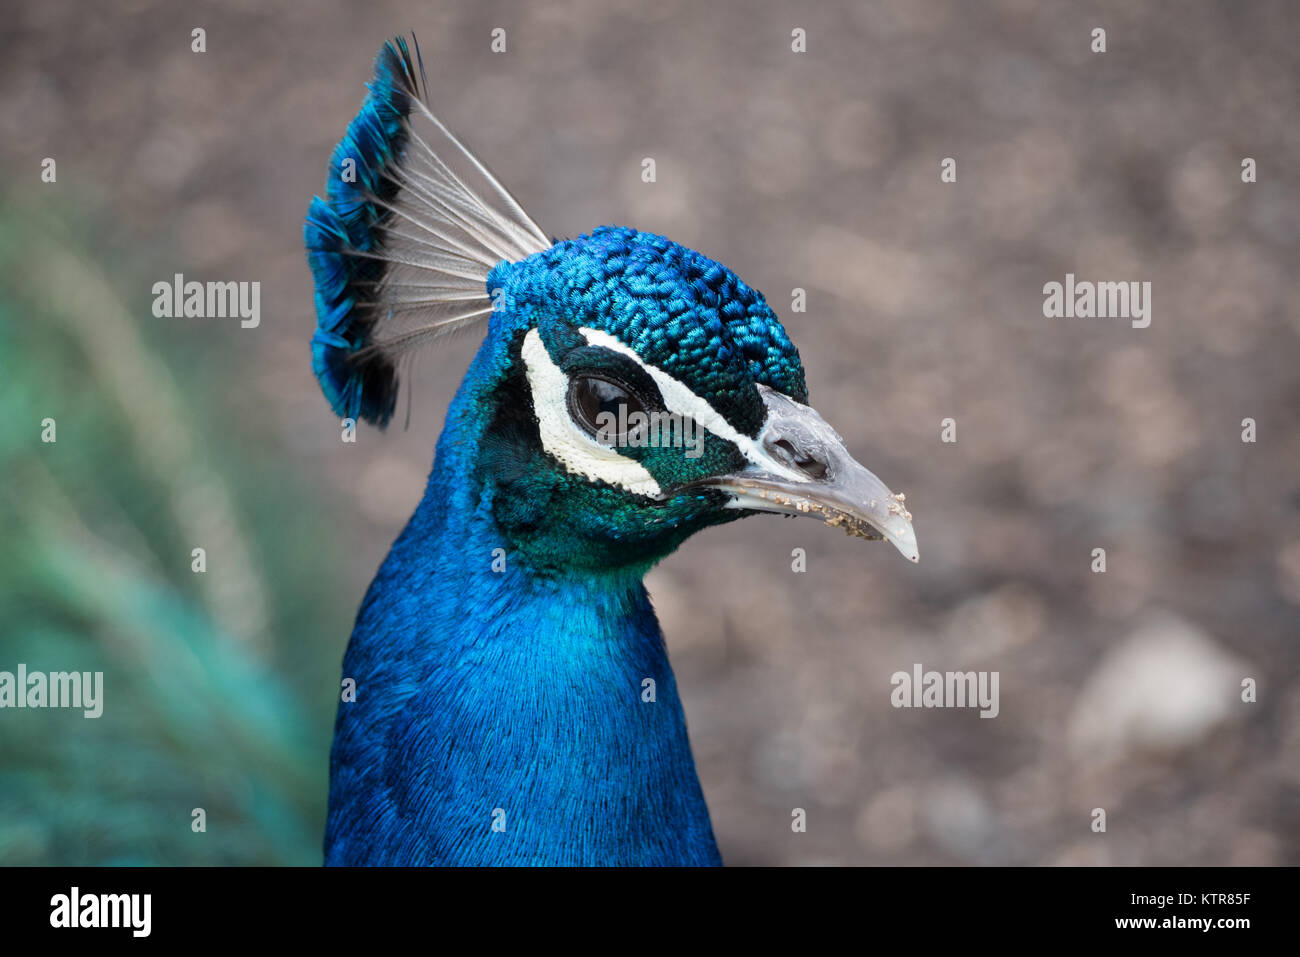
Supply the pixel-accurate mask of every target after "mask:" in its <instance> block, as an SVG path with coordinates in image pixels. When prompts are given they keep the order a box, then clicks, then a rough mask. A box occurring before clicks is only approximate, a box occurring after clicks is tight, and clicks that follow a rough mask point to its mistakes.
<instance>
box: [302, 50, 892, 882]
mask: <svg viewBox="0 0 1300 957" xmlns="http://www.w3.org/2000/svg"><path fill="white" fill-rule="evenodd" d="M427 90H428V83H427V79H426V76H425V71H424V64H423V60H422V57H421V55H420V51H419V46H418V43H416V42H415V41H414V38H412V42H411V43H409V44H408V42H407V41H406V40H405V39H403V38H398V39H396V40H392V41H389V42H388V43H386V44H385V45H384V47H383V48H382V50H381V51H380V53H379V55H378V57H377V58H376V60H375V65H374V76H373V79H372V81H371V82H370V84H369V94H368V96H367V98H366V99H365V101H364V103H363V105H362V107H361V109H360V112H359V113H358V114H357V116H356V117H355V118H354V119H353V120H352V122H351V124H350V125H349V127H348V129H347V133H346V135H345V136H344V137H343V139H342V141H341V142H340V143H339V144H338V146H337V147H336V149H335V150H334V152H333V155H332V157H331V161H330V168H329V178H328V182H327V186H326V190H325V193H326V195H325V198H323V199H322V198H320V197H315V198H313V200H312V202H311V204H310V208H309V211H308V214H307V218H306V225H305V228H304V237H305V243H306V247H307V258H308V262H309V265H310V267H311V271H312V276H313V280H314V284H315V305H316V312H317V319H318V324H317V328H316V331H315V334H314V336H313V338H312V344H311V346H312V368H313V370H314V372H315V374H316V376H317V378H318V380H319V382H320V385H321V387H322V389H323V391H324V393H325V396H326V398H327V399H328V401H329V404H330V406H331V407H332V409H333V411H334V413H335V414H336V415H338V416H341V417H344V418H349V419H353V420H364V421H366V422H369V423H372V424H373V425H375V426H377V427H379V428H383V427H385V426H387V425H388V424H389V422H390V420H391V419H392V417H393V414H394V411H395V408H396V402H397V392H398V382H399V373H400V372H401V367H402V366H403V364H404V361H405V360H406V359H407V357H409V356H410V355H411V353H412V351H413V350H415V349H416V348H418V347H420V346H422V345H424V344H427V343H430V342H433V341H436V340H438V339H439V338H441V337H442V336H445V335H448V334H451V333H454V332H457V331H463V330H466V329H471V328H477V327H482V326H486V332H485V335H484V338H483V341H482V344H481V346H480V347H479V348H478V351H477V353H476V354H475V356H474V358H473V360H472V362H471V364H470V367H469V370H468V372H467V373H466V375H465V377H464V380H463V381H462V383H461V385H460V388H459V390H458V391H457V393H456V396H455V398H454V400H453V401H452V403H451V406H450V408H449V410H448V413H447V418H446V423H445V426H444V428H443V431H442V434H441V437H440V438H439V440H438V443H437V447H436V451H435V456H434V462H433V468H432V472H431V474H430V477H429V481H428V485H427V487H426V490H425V493H424V496H423V499H422V500H421V501H420V503H419V505H418V507H417V508H416V510H415V513H414V514H413V515H412V517H411V519H410V521H409V523H408V524H407V525H406V527H405V529H404V530H403V531H402V532H401V534H400V535H399V537H398V538H397V540H396V541H395V543H394V544H393V546H392V549H391V551H390V552H389V554H388V556H387V558H386V559H385V561H384V562H383V564H382V566H381V567H380V569H379V571H378V573H377V574H376V576H375V578H374V580H373V582H372V583H371V585H370V588H369V590H368V591H367V593H366V596H365V598H364V600H363V602H362V605H361V608H360V610H359V612H358V614H357V619H356V623H355V627H354V630H353V633H352V637H351V640H350V642H349V644H348V647H347V651H346V653H345V656H344V661H343V684H344V686H345V687H351V688H353V689H355V690H354V692H353V693H351V694H347V693H345V694H343V695H341V698H342V699H343V700H341V701H340V703H339V706H338V717H337V721H336V724H335V736H334V742H333V746H332V749H331V757H330V787H329V810H328V816H327V823H326V833H325V841H324V851H325V862H326V863H327V864H328V865H435V864H436V865H497V864H500V865H718V864H721V862H722V861H721V855H720V853H719V850H718V846H717V843H716V841H715V839H714V835H713V829H712V826H711V824H710V819H709V812H708V809H707V807H706V805H705V800H704V795H703V792H702V790H701V787H700V783H699V779H698V777H697V775H696V771H695V764H694V759H693V757H692V754H691V748H690V743H689V741H688V738H687V730H686V722H685V717H684V714H683V710H682V704H681V700H680V698H679V695H678V690H677V686H676V683H675V681H674V678H673V672H672V669H671V667H670V666H669V661H668V656H667V653H666V651H665V646H664V637H663V635H662V633H661V631H660V628H659V625H658V623H657V621H656V618H655V613H654V610H653V609H652V607H651V603H650V599H649V597H648V595H647V592H646V588H645V586H644V584H643V583H642V579H643V576H644V575H645V573H646V572H647V571H648V570H649V569H650V568H651V566H653V565H654V564H655V563H656V562H658V561H660V560H661V559H663V558H664V557H665V556H667V555H669V554H671V553H672V552H673V551H674V550H675V549H676V548H677V547H678V545H680V544H681V542H682V541H683V540H684V539H686V538H687V537H688V536H690V535H692V534H694V533H695V532H697V531H700V530H701V529H704V528H707V527H709V526H713V525H718V524H721V523H724V522H729V521H732V520H734V519H738V518H742V517H745V516H749V515H753V514H756V513H760V512H765V513H778V514H784V515H801V514H802V515H811V516H815V517H819V518H822V519H823V520H825V521H826V522H827V523H828V524H830V525H835V526H839V527H841V528H842V529H844V530H845V531H847V532H849V533H850V534H853V535H859V536H862V537H867V538H877V539H879V538H884V539H887V540H888V541H890V542H891V543H893V545H894V546H895V547H896V548H897V549H898V550H899V551H900V552H901V553H902V554H903V555H904V557H906V558H907V559H909V560H911V561H913V562H915V561H916V560H917V544H916V537H915V534H914V532H913V529H912V524H911V515H910V513H909V512H908V511H907V509H906V507H905V504H904V501H903V496H902V495H895V494H893V493H892V492H891V491H890V490H889V489H888V488H887V487H886V486H885V484H884V483H883V482H881V480H880V479H878V478H877V477H876V476H875V475H873V474H872V473H871V472H870V471H868V470H867V469H866V468H864V467H863V466H861V465H860V464H858V463H857V462H856V461H855V460H854V459H853V458H851V457H850V456H849V454H848V452H847V451H846V450H845V448H844V443H843V440H842V439H841V438H840V437H839V435H837V434H836V432H835V431H834V430H833V429H832V428H831V427H830V425H828V424H827V423H826V421H825V420H824V419H823V418H822V417H821V416H820V415H819V414H818V413H817V412H816V411H815V410H814V409H813V408H811V407H810V406H809V405H808V390H807V387H806V384H805V376H804V370H803V366H802V364H801V362H800V359H799V353H798V351H797V350H796V349H795V347H794V345H793V343H792V342H791V341H790V339H789V337H788V336H787V334H786V332H785V330H784V329H783V328H782V325H781V323H780V322H779V321H778V319H777V317H776V315H775V314H774V312H773V311H772V309H771V308H770V307H769V305H768V304H767V302H766V300H765V299H764V297H763V296H762V294H761V293H759V292H758V291H757V290H755V289H753V288H751V287H750V286H748V285H746V284H745V283H744V282H743V281H741V279H740V278H739V277H738V276H736V275H735V274H734V273H733V272H731V271H730V270H729V269H727V268H726V267H725V266H723V265H721V264H720V263H717V262H715V261H713V260H711V259H709V258H708V257H706V256H704V255H702V254H701V253H698V252H695V251H693V250H691V249H687V248H685V247H683V246H680V245H678V244H677V243H675V242H673V241H671V240H669V239H666V238H664V237H663V236H659V235H654V234H651V233H647V232H640V231H638V230H636V229H631V228H626V227H619V226H602V227H599V228H596V229H593V230H592V231H591V232H590V233H588V234H585V235H581V236H578V237H577V238H575V239H553V238H550V237H548V236H547V234H546V233H545V232H544V231H543V230H542V229H541V228H540V227H539V226H538V225H537V224H536V222H535V221H534V220H533V219H532V218H531V217H529V216H528V215H527V213H525V211H524V210H523V208H522V207H521V205H520V204H519V202H518V201H517V200H516V199H515V198H514V196H513V195H512V194H511V193H510V192H508V191H507V190H506V189H505V188H504V187H503V186H502V185H501V184H500V183H499V181H498V180H497V179H496V178H495V177H494V176H493V175H492V173H491V172H490V171H489V170H488V168H487V167H486V166H485V165H484V164H483V163H482V162H480V161H479V160H478V159H477V158H476V157H475V156H474V155H473V153H471V152H470V151H469V150H468V148H466V147H465V146H464V145H463V144H462V143H461V141H460V140H459V139H457V137H456V136H455V135H454V134H453V133H452V132H451V131H450V130H449V129H448V128H447V126H446V125H445V124H444V123H443V122H442V121H440V120H439V119H438V118H437V117H436V116H435V115H434V113H433V111H432V110H431V108H430V99H429V97H428V93H427ZM683 437H684V438H683Z"/></svg>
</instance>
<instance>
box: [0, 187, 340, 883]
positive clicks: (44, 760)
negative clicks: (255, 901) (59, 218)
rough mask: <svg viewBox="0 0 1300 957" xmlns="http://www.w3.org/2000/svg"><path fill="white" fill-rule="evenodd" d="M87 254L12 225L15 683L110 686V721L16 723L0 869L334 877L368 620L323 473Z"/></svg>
mask: <svg viewBox="0 0 1300 957" xmlns="http://www.w3.org/2000/svg"><path fill="white" fill-rule="evenodd" d="M89 234H90V231H89V230H86V229H83V228H82V226H81V224H77V225H76V226H75V227H74V226H72V225H70V224H67V223H57V222H51V215H50V210H49V209H48V208H45V207H44V206H42V207H41V208H39V209H37V208H32V209H23V208H22V207H20V206H17V205H14V204H9V206H8V208H7V209H5V210H4V211H3V213H2V214H0V280H2V282H0V670H4V671H10V672H12V671H14V670H15V669H16V668H17V666H18V664H19V663H20V662H22V663H25V664H26V665H27V667H28V669H29V670H31V671H36V670H40V671H64V670H78V671H102V672H103V673H104V693H103V697H104V712H103V715H102V716H101V717H100V718H98V719H87V718H85V717H83V714H82V712H81V711H80V710H77V709H69V710H57V709H40V710H31V709H23V710H15V709H11V708H5V709H3V710H0V864H286V863H288V864H306V865H315V864H319V863H320V860H321V856H320V854H321V852H320V836H321V832H322V828H323V822H324V810H325V807H324V804H325V795H326V787H327V761H328V748H329V738H330V732H331V730H332V723H333V710H334V702H335V701H336V697H335V696H336V694H337V690H338V685H337V681H338V671H337V668H338V653H339V651H340V650H341V647H342V641H343V639H344V638H346V635H339V634H335V633H336V632H338V631H339V626H338V623H339V622H340V621H347V620H348V619H349V616H350V610H348V609H346V608H344V607H342V606H341V604H340V602H339V600H338V599H337V598H335V597H334V596H336V595H338V594H339V592H340V589H339V588H338V587H336V586H337V585H338V584H339V582H340V581H341V580H342V574H343V566H342V563H341V561H340V560H339V559H338V557H337V555H336V554H335V553H334V551H332V550H331V548H330V547H329V543H328V541H327V538H326V536H325V535H324V532H323V526H324V524H325V523H321V522H320V521H319V515H320V514H321V513H322V509H321V508H319V507H317V502H316V499H315V497H314V494H313V491H312V482H311V477H310V476H306V475H302V474H297V473H296V472H295V471H294V469H295V464H294V463H293V462H291V461H286V459H287V457H286V456H284V455H282V454H276V453H277V446H276V441H275V437H274V436H273V435H272V434H270V433H269V430H268V431H265V432H263V431H260V430H266V429H267V426H266V425H265V423H260V422H257V421H248V419H247V417H243V418H241V417H240V416H238V415H236V414H233V413H232V411H231V409H230V407H229V405H228V401H227V399H226V398H225V396H226V394H227V393H228V392H229V391H230V389H229V385H230V383H232V382H236V383H237V382H239V381H240V377H239V375H238V371H239V370H238V368H237V363H236V360H235V358H234V357H233V355H232V353H231V351H230V350H229V349H226V350H222V349H221V348H215V349H213V348H206V347H205V348H204V349H202V350H196V349H195V348H194V347H193V343H192V341H191V342H186V341H184V336H177V335H176V334H174V333H169V332H168V331H166V329H165V326H163V325H161V324H160V326H159V327H151V326H149V325H148V323H149V322H151V321H154V320H152V317H151V316H149V314H148V313H147V312H143V313H141V314H139V315H137V314H136V313H138V312H140V310H139V309H137V308H128V306H127V305H126V302H127V300H128V299H129V298H130V297H123V295H122V294H121V292H120V289H122V288H138V289H139V290H142V291H144V292H147V290H148V289H149V286H150V282H151V281H152V280H150V279H148V278H146V277H144V276H142V275H140V271H139V267H140V262H141V261H142V260H143V258H144V257H142V256H137V257H136V259H135V261H134V262H132V261H131V258H130V256H129V255H123V254H121V253H120V252H118V253H116V254H115V258H117V259H119V260H123V261H125V265H123V264H119V263H115V264H114V265H113V266H112V267H111V268H110V267H109V266H107V265H105V264H103V263H102V259H100V260H97V258H96V255H94V254H92V253H91V252H90V251H89V250H90V249H92V248H96V249H102V248H105V247H104V246H103V244H101V243H96V244H94V245H93V246H92V243H91V241H90V240H88V239H87V238H86V237H87V236H88V235H89ZM132 269H134V271H133V272H132V271H130V270H132ZM124 270H127V274H126V275H125V276H124V275H123V271H124ZM154 278H158V277H154ZM135 298H140V299H141V301H144V302H147V299H145V298H144V297H143V296H142V297H135ZM145 308H146V309H147V306H146V307H145ZM155 329H157V331H155ZM146 333H147V334H146ZM305 355H306V353H305V352H304V356H305ZM305 361H306V359H305V358H304V362H305ZM178 383H184V388H180V387H178ZM46 418H52V419H54V420H55V422H56V429H57V433H56V435H57V441H55V442H53V443H45V442H43V441H42V439H41V433H42V420H44V419H46ZM262 418H263V419H265V418H267V417H262ZM258 453H263V454H258ZM296 468H297V469H298V470H299V471H301V470H302V466H301V465H300V464H298V465H297V466H296ZM195 547H203V548H205V550H206V553H207V568H208V570H207V571H206V572H205V573H202V574H199V573H195V572H194V571H192V570H191V561H192V558H191V551H192V549H193V548H195ZM196 808H202V809H203V810H204V812H205V814H206V831H205V832H202V833H196V832H195V831H194V830H192V827H191V823H192V812H193V810H194V809H196Z"/></svg>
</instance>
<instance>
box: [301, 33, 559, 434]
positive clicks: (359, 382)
mask: <svg viewBox="0 0 1300 957" xmlns="http://www.w3.org/2000/svg"><path fill="white" fill-rule="evenodd" d="M412 41H413V43H412V45H413V46H414V56H412V49H411V46H408V44H407V42H406V40H405V39H403V38H400V37H399V38H397V39H396V40H392V41H390V42H388V43H386V44H385V45H384V48H383V49H382V50H381V51H380V53H379V56H378V57H376V59H375V70H374V78H373V79H372V80H371V82H370V84H369V87H370V95H369V96H368V97H367V98H366V101H365V103H363V104H362V107H361V111H360V112H359V113H358V114H357V116H356V118H355V119H353V121H352V123H351V124H350V125H349V127H348V131H347V133H346V135H345V136H344V137H343V139H342V141H341V142H340V143H339V144H338V146H337V147H336V148H335V150H334V154H333V156H332V157H331V159H330V170H329V180H328V183H327V185H326V195H325V198H324V199H321V198H320V197H315V198H313V200H312V203H311V207H310V209H309V210H308V212H307V222H306V225H305V227H304V231H303V235H304V240H305V242H306V245H307V260H308V263H309V264H310V266H311V270H312V276H313V279H314V280H315V286H316V316H317V328H316V334H315V336H314V337H313V338H312V369H313V371H315V373H316V377H317V379H319V380H320V383H321V388H322V389H323V390H324V392H325V396H326V398H327V399H329V402H330V405H331V406H332V407H333V409H334V411H335V412H336V413H337V414H339V415H342V416H351V417H354V418H356V417H359V418H364V419H366V420H367V421H370V422H373V423H374V424H376V425H378V426H380V427H381V428H382V427H384V426H386V425H387V424H388V421H389V420H390V419H391V417H392V414H393V409H394V407H395V405H396V400H397V389H398V367H399V365H400V362H401V360H402V358H403V357H404V356H405V355H406V354H407V353H408V352H410V351H411V350H413V349H416V348H418V347H420V346H422V345H425V344H428V343H430V342H432V341H434V340H436V339H438V338H439V337H441V336H443V335H445V334H448V333H452V332H456V331H460V330H463V329H466V328H469V327H471V326H474V325H476V324H478V323H480V322H482V321H483V320H484V319H486V318H487V317H488V316H490V315H491V313H492V306H493V303H492V298H491V294H490V291H489V290H488V289H487V277H488V274H489V273H490V272H491V271H492V269H493V267H495V266H496V265H497V264H498V263H500V262H502V261H503V260H504V261H508V262H518V261H520V260H522V259H526V258H528V257H529V256H531V255H533V254H534V253H538V252H541V251H542V250H545V249H547V248H548V247H550V245H551V243H552V241H551V240H550V239H549V238H548V237H547V235H546V233H545V232H544V231H543V230H542V229H541V227H539V226H538V225H537V223H536V222H535V221H534V220H533V219H532V217H530V216H529V215H528V214H527V213H526V212H525V211H524V209H523V207H522V206H521V205H520V203H519V201H518V200H517V199H516V198H515V197H514V196H513V195H512V194H511V193H510V191H509V190H507V189H506V188H505V187H504V186H503V185H502V184H501V182H500V181H499V180H498V179H497V178H496V177H495V176H494V175H493V174H492V172H491V171H490V170H489V169H488V168H487V166H486V165H484V164H483V162H482V161H480V160H479V159H478V158H477V157H475V156H474V154H473V153H472V152H470V150H469V149H468V148H467V147H466V146H465V145H464V144H463V143H462V142H461V141H460V140H459V139H458V138H457V137H456V136H455V135H454V134H453V133H452V132H451V130H449V129H448V128H447V126H446V125H445V124H444V123H443V122H442V121H441V120H439V119H438V117H437V116H435V115H434V113H433V111H432V109H431V108H430V105H429V98H428V81H427V79H426V77H425V73H424V62H423V59H422V58H421V56H420V48H419V44H418V43H414V38H412ZM476 181H477V182H476Z"/></svg>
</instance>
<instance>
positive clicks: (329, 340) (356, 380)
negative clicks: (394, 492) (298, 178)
mask: <svg viewBox="0 0 1300 957" xmlns="http://www.w3.org/2000/svg"><path fill="white" fill-rule="evenodd" d="M414 84H415V67H414V65H413V63H412V60H411V54H410V51H409V49H408V48H407V45H406V41H405V40H403V39H401V38H398V39H397V40H395V41H394V42H393V43H389V44H385V46H384V48H383V49H382V50H381V51H380V52H379V56H377V57H376V58H375V76H374V79H373V80H372V81H371V83H370V95H369V96H368V97H367V98H366V101H365V103H364V104H363V105H362V107H361V112H360V113H358V114H357V116H356V119H354V120H353V121H352V123H351V125H349V126H348V131H347V133H346V134H345V135H344V137H343V139H342V141H341V142H340V143H339V144H338V146H336V147H335V148H334V154H333V156H331V157H330V167H329V179H328V185H327V188H326V199H324V200H322V199H320V198H319V197H317V198H315V199H313V200H312V203H311V207H310V208H309V209H308V211H307V222H306V224H305V225H304V227H303V240H304V243H305V244H306V246H307V262H308V264H309V265H310V266H311V271H312V278H313V280H314V281H315V285H316V316H317V327H316V334H315V336H313V337H312V342H311V348H312V371H313V372H315V373H316V377H317V378H318V379H319V380H320V383H321V388H323V389H324V390H325V397H326V398H327V399H328V400H329V403H330V407H331V408H333V409H334V411H335V412H337V413H338V414H339V415H342V416H350V417H353V418H358V417H359V418H364V419H366V420H367V421H370V422H373V423H375V424H376V425H380V426H383V425H386V424H387V423H388V420H389V418H390V417H391V416H392V414H393V407H394V404H395V403H396V400H397V382H396V370H395V369H394V368H393V366H392V364H391V363H389V362H386V361H384V360H382V359H379V358H374V357H372V358H371V359H370V360H369V361H358V353H359V352H360V351H361V350H362V348H363V347H364V345H365V343H366V340H367V338H368V335H369V332H370V328H371V326H372V325H373V324H374V321H375V318H376V317H375V316H374V315H373V312H372V310H370V309H367V308H366V307H365V306H363V305H361V304H360V301H361V300H363V299H364V298H365V295H366V289H367V287H368V286H369V285H370V284H373V283H374V282H375V281H376V280H377V279H378V278H379V275H380V274H381V273H382V271H383V266H384V263H383V262H382V260H376V259H371V258H367V257H366V256H364V255H357V253H363V254H364V253H368V252H370V251H371V250H372V248H373V245H374V242H375V226H376V224H377V223H379V222H380V221H382V220H383V219H384V218H385V217H386V216H387V215H388V213H387V212H386V210H385V209H384V208H383V205H382V204H383V203H385V202H387V201H388V200H391V199H392V198H393V196H394V194H395V193H396V192H397V190H396V186H395V185H394V184H393V183H392V182H390V181H388V180H386V179H385V178H384V177H383V175H382V171H383V170H384V168H385V167H386V166H388V165H389V164H393V163H396V162H398V161H399V160H400V158H401V155H402V151H403V148H404V147H405V145H406V128H405V126H404V125H403V121H404V120H405V119H406V116H407V114H408V113H409V112H410V109H411V104H410V97H409V91H410V90H411V89H412V88H413V86H414Z"/></svg>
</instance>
